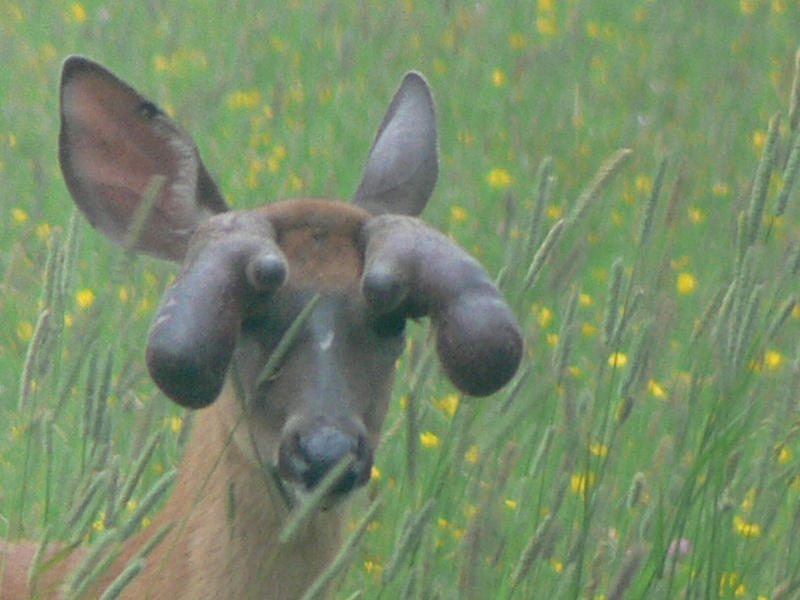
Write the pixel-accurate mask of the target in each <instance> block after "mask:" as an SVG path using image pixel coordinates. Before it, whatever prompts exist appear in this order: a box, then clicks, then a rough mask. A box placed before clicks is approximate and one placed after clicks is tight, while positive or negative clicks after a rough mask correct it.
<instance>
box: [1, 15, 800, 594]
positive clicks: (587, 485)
mask: <svg viewBox="0 0 800 600" xmlns="http://www.w3.org/2000/svg"><path fill="white" fill-rule="evenodd" d="M798 31H800V7H798V5H797V4H796V3H794V2H790V1H788V0H741V1H734V0H729V1H725V2H699V1H695V2H690V1H684V2H655V1H651V0H638V1H636V2H612V1H606V0H600V1H589V0H585V1H582V0H536V1H533V0H532V1H530V2H507V3H504V2H493V1H490V0H487V1H484V2H461V1H460V0H442V1H437V2H415V1H414V0H403V1H400V2H388V1H384V0H378V1H375V2H340V1H336V0H326V1H323V2H316V1H311V0H287V1H286V2H253V1H243V0H230V1H228V2H225V3H219V2H212V1H209V0H197V1H196V2H192V3H184V4H180V3H177V4H176V3H167V2H162V1H160V0H147V1H143V2H119V1H113V0H108V1H106V2H103V1H99V0H83V1H80V2H66V3H56V2H44V3H40V4H39V5H36V6H34V5H33V4H26V3H22V2H12V1H8V0H0V50H2V56H3V57H4V59H3V61H1V62H0V314H2V319H0V536H1V537H6V538H11V539H17V538H28V539H35V540H43V541H47V540H62V541H67V542H74V543H78V544H82V545H86V546H89V547H91V548H92V549H93V550H92V552H93V554H92V562H91V564H87V565H86V568H84V569H81V570H80V571H79V572H78V573H76V574H75V577H74V579H73V580H72V581H70V582H69V586H70V589H71V590H72V592H73V593H74V594H75V595H80V592H81V590H82V589H83V587H84V586H85V585H86V584H87V583H88V582H89V581H90V580H91V577H92V576H93V575H94V573H93V571H94V570H98V569H100V568H102V566H103V564H104V561H105V560H107V559H108V557H110V556H113V553H114V552H115V550H116V549H117V548H118V541H119V540H120V539H122V538H124V537H125V536H126V535H129V534H130V533H131V532H132V531H135V530H138V529H139V528H141V527H146V526H147V525H148V522H149V515H150V514H152V511H153V510H154V509H155V508H157V506H158V505H159V503H160V502H162V500H163V498H164V496H165V493H167V492H168V488H169V483H170V481H171V480H172V476H173V475H172V473H173V469H174V467H175V465H176V464H177V460H178V457H179V455H180V447H181V443H182V440H183V436H184V434H185V432H186V431H187V429H188V427H189V426H190V420H191V415H189V414H187V413H185V412H183V411H181V410H180V409H178V408H177V407H176V406H173V405H172V404H171V403H169V402H168V401H167V400H166V399H165V398H164V397H163V396H162V395H161V394H160V393H159V392H158V391H157V389H156V388H155V386H154V384H152V382H151V381H150V380H149V378H148V376H147V373H146V370H145V367H144V363H143V349H144V345H145V340H146V336H147V331H148V328H149V325H150V319H151V318H152V315H153V311H154V309H155V307H156V306H157V304H158V301H159V298H160V295H161V293H162V291H163V289H164V287H165V286H166V285H167V284H168V282H169V281H170V278H171V276H172V275H173V274H174V267H172V266H171V265H167V264H162V263H159V262H157V261H155V260H151V259H148V258H141V257H134V256H131V255H126V254H125V253H124V252H123V251H122V250H119V249H118V248H115V247H111V245H110V244H109V243H108V242H107V241H106V240H105V239H103V238H102V237H101V236H100V235H98V234H97V233H96V232H95V231H93V230H92V229H91V228H90V227H89V226H88V225H87V224H86V223H85V222H84V220H83V218H82V217H81V216H80V215H79V214H76V210H75V209H74V207H73V204H72V201H71V200H70V198H69V196H68V193H67V190H66V187H65V185H64V183H63V180H62V178H61V175H60V171H59V169H58V164H57V156H56V154H57V135H58V105H57V102H58V77H59V71H60V65H61V63H62V61H63V59H64V58H65V57H66V56H67V55H69V54H84V55H87V56H89V57H91V58H93V59H95V60H97V61H99V62H102V63H103V64H105V65H107V66H108V67H109V68H111V69H112V70H114V71H115V72H116V73H118V74H119V75H120V76H122V77H123V78H125V79H126V80H128V81H130V82H131V83H132V84H134V85H135V86H136V87H137V88H139V89H140V90H142V91H143V92H145V93H146V94H147V95H149V96H150V97H151V98H152V99H153V100H155V101H156V102H157V103H159V104H160V105H161V106H163V107H164V108H165V109H166V110H167V111H168V112H169V113H170V114H172V115H174V116H175V118H176V119H177V120H178V121H180V122H181V123H182V124H183V125H184V126H185V128H186V129H187V130H189V131H191V132H192V134H193V136H194V137H195V139H196V140H197V142H198V145H199V147H200V151H201V153H202V155H203V157H204V160H205V162H206V164H207V165H208V166H209V168H210V169H211V171H212V172H213V173H214V176H215V177H216V178H217V180H218V181H219V183H220V185H221V187H222V189H223V190H224V193H225V195H226V196H227V199H228V201H229V202H230V203H231V204H232V205H233V206H234V207H239V208H241V207H253V206H256V205H259V204H261V203H263V202H266V201H271V200H275V199H281V198H286V197H295V196H329V197H340V198H348V197H350V196H351V195H352V193H353V191H354V188H355V186H356V184H357V182H358V180H359V177H360V169H361V165H362V164H363V162H364V158H365V156H366V153H367V150H368V148H369V144H370V142H371V136H372V135H373V132H374V131H375V128H376V127H377V126H378V124H379V120H380V118H381V116H382V114H383V111H384V110H385V106H386V103H387V101H388V99H389V98H390V97H391V94H392V93H393V91H394V89H395V88H396V86H397V85H398V83H399V81H400V79H401V77H402V75H403V73H404V72H405V71H407V70H410V69H415V70H419V71H421V72H422V73H424V74H425V75H426V77H427V78H428V80H429V82H430V84H431V87H432V88H433V90H434V92H435V95H436V99H437V105H438V116H439V128H440V154H441V169H440V179H439V186H438V188H437V192H436V193H435V195H434V197H433V199H432V201H431V205H430V206H429V208H428V209H427V210H426V213H425V218H426V220H428V221H429V222H430V223H433V224H434V225H436V226H437V227H439V228H441V229H442V230H444V231H446V232H448V233H449V234H450V235H452V237H453V238H455V239H456V240H458V241H459V242H460V243H461V244H463V245H464V246H465V247H466V248H468V249H469V250H470V251H471V252H473V253H474V254H475V255H477V256H478V257H479V258H480V259H481V261H482V262H483V263H484V264H485V265H486V267H487V268H488V269H489V271H490V272H491V273H493V274H496V276H497V279H498V281H500V282H501V284H502V288H503V289H504V291H505V293H506V294H507V297H508V299H509V301H510V302H511V304H512V306H513V308H514V310H515V311H516V312H517V314H518V316H519V319H520V321H521V322H522V324H523V327H524V331H525V341H526V348H527V349H526V357H525V360H524V362H523V367H522V369H521V371H520V373H519V375H518V377H517V379H516V380H515V381H514V382H513V383H512V384H511V385H510V386H509V387H508V388H507V389H505V390H504V391H502V392H500V393H499V394H497V395H496V396H494V397H492V398H488V399H482V400H475V399H470V398H468V397H461V396H459V395H458V394H456V393H455V392H454V390H453V388H452V387H450V386H449V384H447V383H446V381H445V379H444V377H443V376H442V375H441V374H440V373H439V372H438V370H437V366H436V363H435V360H433V359H432V358H431V352H430V347H429V342H428V335H427V328H426V324H425V323H421V324H419V325H415V326H414V327H413V328H412V329H411V331H410V336H409V349H408V351H407V352H406V354H405V356H404V358H403V359H402V361H401V363H400V364H399V367H398V378H397V383H396V388H395V396H396V402H395V404H394V405H393V407H392V409H391V411H390V414H389V417H388V419H387V422H386V427H385V434H384V440H383V445H382V447H381V449H380V451H379V453H378V456H377V461H376V465H375V469H374V472H373V479H372V481H371V482H370V484H369V485H368V489H367V491H366V492H365V493H362V494H360V495H359V496H358V497H357V498H356V500H355V502H354V506H353V515H352V526H351V528H350V532H352V533H353V534H354V535H355V536H356V537H357V538H358V539H355V540H352V542H353V544H352V545H351V546H348V547H346V548H345V554H344V555H342V557H341V558H342V560H341V561H340V565H341V566H342V570H341V574H340V575H339V576H338V577H336V578H334V580H333V581H332V582H330V585H331V589H332V590H333V591H334V597H336V598H343V599H347V598H365V599H372V598H384V599H389V598H426V599H427V598H441V599H451V598H452V599H455V598H459V599H463V598H468V599H488V598H491V599H495V598H504V599H516V598H519V599H523V598H525V599H527V598H533V599H537V598H553V599H562V598H581V599H590V600H595V599H596V600H600V599H603V600H612V599H619V598H648V599H649V598H665V599H673V598H684V599H699V598H755V599H759V600H762V599H766V600H779V599H784V598H785V599H788V598H798V597H800V544H798V543H797V540H798V539H799V538H800V304H798V301H800V198H798V193H799V191H798V187H800V186H798V185H797V182H796V177H797V172H798V168H800V128H799V127H798V123H800V82H799V81H798V73H800V69H799V68H798V57H797V55H796V50H797V46H798V43H800V38H798V35H797V32H798ZM375 501H377V502H379V504H377V505H376V504H374V502H375ZM367 510H369V511H370V512H369V513H368V517H369V518H368V519H367V521H366V523H364V524H365V527H363V528H360V527H358V525H359V523H360V522H361V521H362V518H363V516H364V514H366V511H367Z"/></svg>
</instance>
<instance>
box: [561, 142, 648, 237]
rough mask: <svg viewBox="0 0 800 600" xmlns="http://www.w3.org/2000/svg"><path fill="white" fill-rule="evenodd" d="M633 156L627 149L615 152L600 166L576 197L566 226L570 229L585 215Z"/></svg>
mask: <svg viewBox="0 0 800 600" xmlns="http://www.w3.org/2000/svg"><path fill="white" fill-rule="evenodd" d="M632 155H633V151H632V150H630V149H628V148H622V149H620V150H617V151H616V152H614V154H612V155H611V156H610V157H609V158H607V159H606V160H605V162H603V164H602V165H600V168H599V169H598V170H597V173H596V174H595V176H594V177H593V178H592V181H591V182H589V185H588V186H587V187H586V189H585V190H584V191H583V192H581V195H580V196H578V199H577V201H576V202H575V206H574V207H573V209H572V211H571V212H570V213H569V216H568V217H567V224H568V225H569V226H570V227H571V226H573V225H575V223H577V222H579V221H580V220H581V219H582V218H583V215H584V214H585V213H586V211H587V209H588V208H589V206H591V204H592V202H593V201H594V200H595V199H596V198H597V197H598V196H599V195H600V194H602V193H603V191H604V190H605V189H606V188H607V187H608V185H609V184H610V183H611V181H613V179H614V176H615V175H616V174H617V173H618V172H619V170H620V169H621V168H622V167H623V166H624V165H625V163H626V162H627V161H628V159H629V158H630V157H631V156H632Z"/></svg>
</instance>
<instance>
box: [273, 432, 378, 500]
mask: <svg viewBox="0 0 800 600" xmlns="http://www.w3.org/2000/svg"><path fill="white" fill-rule="evenodd" d="M348 459H350V460H352V464H351V465H350V466H349V467H348V468H347V470H345V472H344V473H343V474H342V476H341V477H340V478H339V480H338V481H337V482H336V483H335V484H334V486H333V488H332V489H331V492H330V495H332V496H344V495H346V494H348V493H350V492H352V491H353V490H355V489H356V488H358V487H361V486H362V485H364V484H365V483H367V481H369V478H370V474H371V471H372V448H371V447H370V443H369V440H368V439H367V437H366V435H365V434H364V433H363V432H361V431H357V430H355V428H353V427H343V426H342V425H338V424H333V423H324V424H318V423H317V424H308V425H306V426H302V425H301V426H298V427H295V428H293V429H292V430H291V431H287V432H285V433H284V440H283V442H282V444H281V447H280V450H279V460H278V470H279V472H280V475H281V477H283V479H285V480H286V481H289V482H293V483H296V484H299V485H300V486H301V487H302V488H303V489H304V490H305V491H307V492H310V491H311V490H313V489H314V488H315V487H316V486H317V485H318V484H319V483H320V481H322V480H323V479H324V478H325V476H326V475H327V474H328V473H329V472H330V471H331V469H333V468H334V467H335V466H336V465H338V464H339V463H340V462H342V461H344V460H348Z"/></svg>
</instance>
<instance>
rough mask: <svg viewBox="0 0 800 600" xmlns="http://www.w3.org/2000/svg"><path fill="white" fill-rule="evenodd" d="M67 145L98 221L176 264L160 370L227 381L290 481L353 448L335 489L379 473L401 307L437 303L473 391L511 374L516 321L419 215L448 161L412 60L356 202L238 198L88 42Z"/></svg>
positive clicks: (446, 346) (255, 443) (77, 184)
mask: <svg viewBox="0 0 800 600" xmlns="http://www.w3.org/2000/svg"><path fill="white" fill-rule="evenodd" d="M59 144H60V151H59V159H60V163H61V168H62V170H63V173H64V178H65V180H66V183H67V187H68V188H69V191H70V193H71V195H72V197H73V198H74V200H75V202H76V204H77V205H78V207H79V208H80V209H81V211H82V212H83V213H84V214H85V215H86V217H87V218H88V220H89V221H90V223H91V224H92V225H93V226H94V227H95V228H97V229H98V230H99V231H101V232H102V233H103V234H105V235H106V236H107V237H108V238H110V239H111V240H112V241H114V242H116V243H118V244H122V245H124V246H126V247H128V248H130V249H132V250H135V251H140V252H144V253H147V254H150V255H153V256H156V257H159V258H162V259H167V260H171V261H174V262H177V263H178V264H179V265H180V270H179V273H178V275H177V277H176V279H175V281H174V283H173V284H172V285H171V287H170V288H169V289H168V290H167V291H166V293H165V295H164V298H163V301H162V303H161V306H160V308H159V310H158V312H157V314H156V317H155V321H154V323H153V326H152V330H151V333H150V337H149V342H148V345H147V354H146V358H147V366H148V369H149V371H150V374H151V376H152V378H153V380H154V381H155V382H156V384H157V385H158V387H159V388H161V390H162V391H163V392H164V393H165V394H166V395H167V396H169V397H170V398H171V399H172V400H174V401H175V402H177V403H178V404H180V405H182V406H185V407H188V408H193V409H201V408H203V407H206V406H208V405H210V404H212V403H214V402H215V401H217V402H222V401H223V400H222V397H226V392H225V390H227V389H233V390H234V391H235V393H232V394H228V396H232V397H234V398H235V402H233V404H232V405H231V407H230V409H229V410H230V411H232V412H236V414H237V415H238V416H237V418H241V419H242V420H243V421H244V423H245V424H246V425H247V432H248V435H247V437H248V438H249V442H247V441H242V442H240V445H241V446H242V448H241V451H242V453H243V454H245V455H247V456H248V457H249V458H251V459H253V460H255V461H257V462H258V463H259V464H260V465H266V466H267V467H268V468H270V469H274V470H275V472H276V473H278V474H279V478H280V479H281V480H282V481H283V482H285V483H289V484H291V485H293V486H295V487H297V488H300V489H302V490H306V491H307V490H310V489H312V488H313V487H314V486H315V485H316V484H317V483H318V482H319V481H320V479H321V478H322V477H323V476H324V475H325V474H326V473H327V472H328V471H329V469H330V468H331V467H332V466H333V465H335V464H336V463H337V462H338V461H340V460H341V459H343V458H344V457H346V456H348V455H351V456H352V457H353V458H354V460H353V462H352V465H351V466H350V468H349V470H348V471H347V472H346V473H345V475H344V476H343V477H342V479H341V481H340V482H339V483H338V485H337V486H336V489H335V493H336V494H338V495H343V494H346V493H347V492H349V491H351V490H352V489H354V488H356V487H358V486H360V485H362V484H364V483H365V482H366V481H367V480H368V479H369V475H370V469H371V465H372V456H373V451H374V448H375V447H376V445H377V443H378V439H379V436H380V430H381V426H382V423H383V420H384V417H385V414H386V411H387V407H388V403H389V399H390V394H391V387H392V379H393V371H394V366H395V361H396V359H397V357H398V356H399V355H400V353H401V351H402V350H403V348H404V337H403V332H404V325H405V322H406V320H408V319H417V318H420V317H426V316H427V317H429V318H430V320H431V322H432V325H433V327H434V328H435V330H436V346H437V352H438V356H439V359H440V362H441V365H442V367H443V370H444V372H445V373H446V374H447V376H448V378H449V379H450V380H451V381H452V382H453V384H454V385H455V386H456V387H457V388H458V389H460V390H461V391H462V392H464V393H466V394H470V395H475V396H485V395H488V394H491V393H493V392H495V391H497V390H498V389H499V388H501V387H502V386H503V385H505V384H506V383H507V382H508V381H509V380H510V378H511V377H512V376H513V375H514V373H515V372H516V369H517V367H518V364H519V362H520V358H521V355H522V341H521V335H520V331H519V328H518V326H517V323H516V320H515V318H514V316H513V314H512V313H511V311H510V309H509V308H508V306H507V305H506V303H505V302H504V300H503V298H502V296H501V294H500V292H499V291H498V290H497V288H496V287H495V285H494V284H493V282H492V280H491V278H490V277H489V275H488V274H487V272H486V271H485V270H484V269H483V268H482V267H481V266H480V265H479V263H478V262H477V261H476V260H474V259H473V258H472V257H471V256H469V255H468V254H467V253H466V252H465V251H464V250H463V249H462V248H460V247H459V246H458V245H457V244H456V243H454V242H453V241H451V240H450V239H449V238H448V237H446V236H445V235H443V234H441V233H439V232H437V231H436V230H434V229H433V228H431V227H429V226H428V225H426V224H424V223H423V222H422V221H420V220H419V219H417V218H416V216H417V215H418V214H419V213H420V212H421V211H422V209H423V208H424V207H425V205H426V203H427V202H428V199H429V197H430V195H431V193H432V191H433V188H434V185H435V183H436V179H437V174H438V164H437V142H436V117H435V112H434V104H433V99H432V96H431V93H430V90H429V88H428V85H427V83H426V82H425V80H424V79H423V78H422V77H421V76H420V75H419V74H417V73H409V74H407V75H406V76H405V78H404V79H403V82H402V84H401V86H400V88H399V90H398V92H397V94H396V95H395V97H394V99H393V100H392V102H391V104H390V106H389V109H388V112H387V114H386V116H385V118H384V120H383V123H382V124H381V126H380V129H379V130H378V134H377V137H376V139H375V141H374V143H373V145H372V149H371V151H370V153H369V157H368V159H367V164H366V167H365V169H364V174H363V178H362V180H361V183H360V185H359V186H358V189H357V191H356V193H355V196H354V199H353V202H352V203H343V202H337V201H332V200H313V199H298V200H287V201H282V202H276V203H273V204H268V205H266V206H264V207H262V208H258V209H255V210H229V208H228V206H227V204H226V202H225V200H224V199H223V197H222V195H221V194H220V191H219V189H218V187H217V185H216V184H215V183H214V181H213V179H212V178H211V176H210V175H209V172H208V170H207V169H206V167H205V166H204V165H203V162H202V161H201V159H200V156H199V153H198V150H197V147H196V146H195V144H194V142H193V141H192V139H191V138H190V137H189V135H188V134H187V133H186V132H185V131H184V130H183V129H182V128H181V127H180V126H179V125H177V124H176V123H175V122H174V121H173V120H172V119H170V118H169V117H168V116H167V115H166V114H165V113H164V112H163V111H162V110H161V109H159V108H158V107H157V106H156V105H155V104H153V103H152V102H150V101H149V100H147V99H146V98H144V97H143V96H142V95H140V94H139V93H138V92H137V91H136V90H134V89H133V88H131V87H130V86H129V85H127V84H126V83H124V82H123V81H121V80H120V79H118V78H117V77H116V76H115V75H113V74H112V73H110V72H109V71H108V70H106V69H105V68H104V67H102V66H100V65H98V64H97V63H95V62H92V61H90V60H88V59H86V58H81V57H71V58H69V59H67V61H66V62H65V64H64V70H63V76H62V82H61V132H60V137H59ZM312 299H313V300H314V303H313V305H311V306H310V308H309V310H307V311H306V313H304V314H305V316H306V318H305V319H304V321H303V322H302V325H301V326H300V328H299V330H298V331H297V332H296V335H295V336H294V337H293V339H292V341H291V343H290V345H289V347H288V349H287V350H286V351H285V353H283V354H282V356H281V359H280V361H279V364H278V366H277V368H276V369H275V370H274V371H272V372H271V373H269V374H267V375H266V376H265V375H264V374H263V373H262V372H263V370H264V365H265V364H266V363H267V361H268V360H269V359H270V356H271V355H272V353H273V352H274V351H275V348H276V347H277V345H278V344H279V342H280V340H281V339H282V337H283V336H284V334H285V333H286V331H287V330H288V329H289V328H290V327H291V326H292V324H293V323H294V322H295V319H296V318H297V317H298V315H300V314H301V313H302V312H303V310H304V309H305V308H306V307H309V303H310V302H312ZM234 405H235V406H234ZM226 410H228V409H226Z"/></svg>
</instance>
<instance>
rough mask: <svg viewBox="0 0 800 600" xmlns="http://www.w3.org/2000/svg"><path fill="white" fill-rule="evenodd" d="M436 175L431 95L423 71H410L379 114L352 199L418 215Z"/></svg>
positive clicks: (376, 209) (375, 208) (374, 208)
mask: <svg viewBox="0 0 800 600" xmlns="http://www.w3.org/2000/svg"><path fill="white" fill-rule="evenodd" d="M438 175H439V163H438V156H437V148H436V111H435V107H434V103H433V96H432V95H431V90H430V88H429V87H428V84H427V82H426V81H425V79H424V78H423V77H422V75H420V74H419V73H414V72H411V73H408V74H407V75H406V76H405V78H404V79H403V83H402V84H401V85H400V89H399V90H397V93H396V94H395V96H394V98H393V99H392V103H391V104H390V105H389V110H388V111H387V112H386V116H385V117H384V118H383V123H381V126H380V129H379V130H378V134H377V136H376V137H375V141H374V142H373V144H372V149H371V150H370V153H369V158H368V159H367V166H366V167H365V169H364V175H363V177H362V179H361V183H360V184H359V186H358V190H357V191H356V193H355V197H354V202H355V203H356V204H357V205H359V206H361V207H362V208H364V209H366V210H367V211H369V212H370V213H372V214H373V215H379V214H384V213H391V214H403V215H411V216H416V215H418V214H419V213H421V212H422V210H423V209H424V208H425V205H426V204H427V203H428V199H429V198H430V196H431V194H432V193H433V188H434V186H435V185H436V178H437V177H438Z"/></svg>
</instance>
